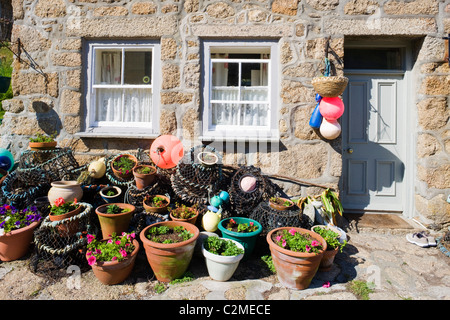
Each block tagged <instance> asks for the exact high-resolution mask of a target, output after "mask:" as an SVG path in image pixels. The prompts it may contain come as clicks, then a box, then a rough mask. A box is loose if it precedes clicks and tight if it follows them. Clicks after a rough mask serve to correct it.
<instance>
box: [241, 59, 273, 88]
mask: <svg viewBox="0 0 450 320" xmlns="http://www.w3.org/2000/svg"><path fill="white" fill-rule="evenodd" d="M268 70H269V68H268V64H267V63H242V71H241V72H242V78H241V86H266V85H267V77H268Z"/></svg>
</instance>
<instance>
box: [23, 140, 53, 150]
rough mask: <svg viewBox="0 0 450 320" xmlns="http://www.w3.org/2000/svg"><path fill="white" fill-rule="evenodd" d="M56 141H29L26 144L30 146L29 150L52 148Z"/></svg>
mask: <svg viewBox="0 0 450 320" xmlns="http://www.w3.org/2000/svg"><path fill="white" fill-rule="evenodd" d="M56 144H57V142H56V141H52V142H29V143H28V146H29V147H30V150H34V151H37V150H52V149H55V147H56Z"/></svg>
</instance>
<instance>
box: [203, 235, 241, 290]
mask: <svg viewBox="0 0 450 320" xmlns="http://www.w3.org/2000/svg"><path fill="white" fill-rule="evenodd" d="M244 252H245V251H244V246H243V245H242V244H240V243H239V242H237V241H235V240H232V239H225V238H219V237H207V238H206V239H205V240H204V241H203V245H202V253H203V256H204V257H205V262H206V267H207V269H208V273H209V276H210V277H211V278H213V279H214V280H217V281H227V280H229V279H230V278H231V277H232V276H233V274H234V272H235V271H236V269H237V267H238V266H239V262H240V261H241V260H242V258H243V257H244Z"/></svg>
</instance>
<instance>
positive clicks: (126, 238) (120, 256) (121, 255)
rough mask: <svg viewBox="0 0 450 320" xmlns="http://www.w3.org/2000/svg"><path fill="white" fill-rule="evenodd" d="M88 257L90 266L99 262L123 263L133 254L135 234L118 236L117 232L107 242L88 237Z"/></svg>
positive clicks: (91, 236)
mask: <svg viewBox="0 0 450 320" xmlns="http://www.w3.org/2000/svg"><path fill="white" fill-rule="evenodd" d="M87 239H88V245H87V249H88V251H87V256H88V263H89V265H91V266H92V265H93V264H95V263H96V262H97V261H122V260H124V259H125V258H126V257H128V255H129V254H131V253H132V252H133V250H134V249H135V246H134V245H133V240H134V239H135V233H134V232H133V233H123V234H122V235H120V236H118V235H117V234H116V233H115V232H113V234H112V235H111V238H110V239H108V240H107V241H100V240H97V239H96V238H95V236H93V235H88V236H87Z"/></svg>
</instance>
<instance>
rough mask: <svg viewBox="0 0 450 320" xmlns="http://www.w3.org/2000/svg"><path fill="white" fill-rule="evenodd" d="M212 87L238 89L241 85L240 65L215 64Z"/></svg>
mask: <svg viewBox="0 0 450 320" xmlns="http://www.w3.org/2000/svg"><path fill="white" fill-rule="evenodd" d="M212 85H213V86H231V87H237V86H238V85H239V64H238V63H228V62H226V63H225V62H214V63H213V74H212Z"/></svg>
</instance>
